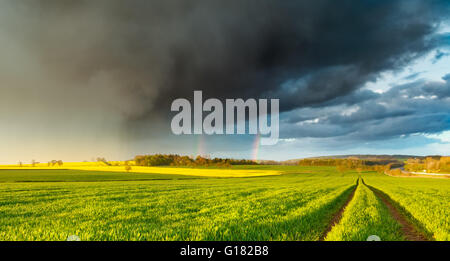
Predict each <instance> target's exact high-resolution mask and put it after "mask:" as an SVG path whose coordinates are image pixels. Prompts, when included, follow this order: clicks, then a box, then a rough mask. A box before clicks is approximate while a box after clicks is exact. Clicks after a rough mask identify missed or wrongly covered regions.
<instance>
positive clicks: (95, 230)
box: [0, 167, 356, 240]
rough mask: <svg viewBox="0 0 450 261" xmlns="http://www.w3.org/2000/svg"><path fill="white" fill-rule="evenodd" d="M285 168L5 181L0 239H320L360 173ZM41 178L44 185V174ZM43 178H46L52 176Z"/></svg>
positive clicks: (1, 193)
mask: <svg viewBox="0 0 450 261" xmlns="http://www.w3.org/2000/svg"><path fill="white" fill-rule="evenodd" d="M264 168H265V167H263V169H264ZM253 169H257V168H253ZM281 169H283V168H281ZM295 169H297V172H299V173H297V174H296V173H294V172H295ZM279 170H280V168H279ZM285 171H286V172H290V174H289V175H281V176H266V177H254V178H233V179H230V178H201V179H191V180H181V179H178V178H175V177H174V178H173V179H167V180H159V179H156V178H155V179H154V180H134V181H131V180H130V181H105V180H104V177H103V176H102V174H101V173H96V174H93V176H92V177H90V179H89V182H81V181H80V180H79V177H80V176H78V177H77V178H76V179H73V180H76V181H77V182H4V183H2V184H0V202H1V203H0V238H1V239H2V240H65V239H66V238H67V237H68V236H69V235H72V234H75V235H78V236H79V237H80V238H81V239H82V240H317V239H318V238H319V237H320V235H321V234H322V233H323V231H324V230H325V228H326V227H327V224H328V222H329V219H330V217H331V216H332V214H333V213H334V212H335V211H337V209H338V208H339V205H340V204H342V203H343V201H345V199H346V198H347V196H348V194H349V193H350V190H349V188H350V187H351V186H353V185H354V182H355V180H356V176H355V175H354V174H351V173H350V174H337V173H335V172H333V170H332V169H330V168H322V169H318V171H317V173H301V172H303V171H307V170H303V169H298V168H289V167H287V168H285ZM8 173H9V175H10V176H13V175H17V174H18V173H16V174H14V173H13V172H8ZM27 173H28V172H25V173H22V174H21V175H25V176H26V175H27ZM45 173H47V174H45ZM69 173H70V174H69V175H77V174H76V172H69ZM34 175H35V178H36V180H37V179H38V177H39V175H40V174H34ZM41 175H44V176H41V179H45V178H46V177H45V175H50V174H48V171H47V172H45V171H44V172H42V173H41ZM53 175H54V176H58V175H59V176H64V175H66V174H64V172H61V173H58V174H53ZM78 175H89V174H88V173H83V174H78ZM103 175H104V174H103ZM109 175H116V174H115V173H110V174H109ZM117 175H119V176H123V175H134V174H131V173H129V174H123V173H122V174H120V173H118V174H117ZM164 175H165V174H164ZM3 176H4V177H3V178H5V176H7V175H3ZM149 176H151V175H150V174H148V175H147V177H149ZM85 177H86V176H85ZM165 177H172V176H169V175H165ZM95 178H98V180H97V181H96V180H94V179H95ZM120 178H121V177H120ZM10 179H12V178H11V177H10ZM60 179H62V178H61V177H60Z"/></svg>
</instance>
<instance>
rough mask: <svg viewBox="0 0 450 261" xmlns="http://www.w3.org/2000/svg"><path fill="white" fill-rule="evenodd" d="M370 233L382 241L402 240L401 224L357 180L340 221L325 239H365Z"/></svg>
mask: <svg viewBox="0 0 450 261" xmlns="http://www.w3.org/2000/svg"><path fill="white" fill-rule="evenodd" d="M371 235H377V236H378V237H380V238H381V239H382V240H383V241H399V240H404V237H403V236H402V232H401V226H400V225H399V224H398V223H397V221H396V220H394V218H393V217H391V215H390V214H389V210H388V208H387V207H386V205H385V204H383V202H382V201H381V200H380V199H379V198H378V197H377V196H376V195H375V194H374V193H373V192H372V191H371V190H370V189H369V188H368V187H367V186H366V185H365V184H363V183H362V182H359V185H358V187H357V189H356V191H355V196H354V198H353V200H352V201H351V202H350V203H349V205H348V206H347V207H346V209H345V212H344V215H343V216H342V219H341V221H340V223H339V224H338V225H336V226H334V227H333V228H332V230H331V231H330V233H328V235H327V237H326V238H325V240H328V241H366V240H367V238H368V237H369V236H371Z"/></svg>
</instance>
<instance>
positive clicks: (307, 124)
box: [281, 75, 450, 141]
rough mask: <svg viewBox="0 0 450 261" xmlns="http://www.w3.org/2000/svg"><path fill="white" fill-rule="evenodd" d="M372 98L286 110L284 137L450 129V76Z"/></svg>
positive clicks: (376, 136)
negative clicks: (344, 103)
mask: <svg viewBox="0 0 450 261" xmlns="http://www.w3.org/2000/svg"><path fill="white" fill-rule="evenodd" d="M364 92H371V91H369V90H365V91H364ZM351 96H352V95H350V97H351ZM368 97H372V98H370V99H362V100H361V101H360V102H355V103H351V105H343V104H341V105H331V106H327V107H318V108H308V109H300V110H298V111H294V112H292V113H286V114H285V115H284V117H285V120H284V121H282V123H281V124H282V125H281V128H283V129H284V130H285V131H284V132H282V135H283V137H284V138H292V137H314V138H324V137H328V138H332V137H339V139H340V140H341V141H343V140H347V141H370V140H383V139H390V138H394V137H399V136H402V135H410V134H416V133H438V132H441V131H445V130H448V129H450V76H449V75H447V76H444V77H443V81H439V82H438V81H423V80H418V81H416V82H413V83H409V84H404V85H399V86H395V87H393V88H391V89H390V90H389V91H387V92H385V93H382V94H375V93H374V94H373V95H368ZM343 99H344V98H343ZM348 99H350V100H352V99H351V98H348ZM298 115H302V117H299V116H298Z"/></svg>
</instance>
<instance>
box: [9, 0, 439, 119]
mask: <svg viewBox="0 0 450 261" xmlns="http://www.w3.org/2000/svg"><path fill="white" fill-rule="evenodd" d="M445 2H446V1H411V0H405V1H391V0H389V1H369V0H367V1H335V0H314V1H260V0H258V1H252V0H249V1H211V0H208V1H184V0H183V1H137V0H135V1H112V0H108V1H28V2H25V1H11V2H10V5H11V6H13V8H12V9H11V11H12V12H14V15H15V16H16V17H19V18H18V19H14V18H12V22H10V23H6V24H5V26H7V27H8V28H9V30H10V31H11V34H12V35H14V37H16V38H17V39H20V40H21V41H22V43H26V44H25V45H28V46H27V48H28V49H29V50H30V52H32V53H33V54H34V55H36V56H39V57H38V58H39V59H40V62H41V65H45V66H47V67H48V70H51V71H53V72H55V73H58V74H61V75H64V77H66V80H67V81H70V82H77V83H80V86H82V87H78V88H81V89H83V88H84V89H83V90H80V91H86V92H87V91H89V92H93V93H95V94H96V95H99V96H101V95H102V94H106V95H105V96H104V100H107V101H99V103H101V104H103V103H104V104H105V105H107V108H112V109H114V110H115V112H117V111H118V112H120V113H122V114H123V115H124V117H125V118H126V119H127V120H129V121H138V122H139V121H142V120H145V119H148V118H149V117H151V116H152V115H155V114H156V113H158V112H162V113H163V114H166V113H168V111H169V104H170V103H171V102H172V100H173V99H175V98H178V97H191V96H192V91H193V90H197V89H199V90H203V91H204V95H205V96H207V97H209V96H210V97H218V98H224V97H244V98H245V97H260V96H264V97H270V98H280V99H281V109H282V110H283V111H286V110H292V109H295V108H299V107H305V106H314V105H318V104H323V103H324V102H328V101H333V100H334V101H336V102H343V103H347V102H349V101H348V100H345V99H338V98H339V97H341V96H345V97H348V95H349V94H351V93H352V92H353V91H355V90H357V89H358V88H359V87H360V86H361V85H362V84H363V83H365V82H366V81H368V80H370V79H373V77H375V76H376V74H377V73H379V72H380V71H384V70H391V69H397V68H399V67H400V66H402V65H404V64H405V63H406V62H408V61H410V60H411V59H412V58H414V57H417V56H418V55H421V54H423V53H424V52H426V51H428V50H430V48H431V47H433V46H434V41H433V39H432V38H430V37H429V36H430V34H431V33H432V32H433V30H434V29H435V25H436V22H438V21H439V19H441V18H442V16H443V14H444V12H443V9H442V6H443V5H444V4H445ZM441 12H442V13H441ZM83 86H84V87H83ZM105 86H106V87H105ZM360 94H363V93H360ZM355 98H357V97H355Z"/></svg>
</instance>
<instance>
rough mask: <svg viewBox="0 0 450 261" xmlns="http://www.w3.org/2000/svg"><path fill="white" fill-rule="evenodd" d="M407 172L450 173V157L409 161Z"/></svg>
mask: <svg viewBox="0 0 450 261" xmlns="http://www.w3.org/2000/svg"><path fill="white" fill-rule="evenodd" d="M405 170H407V171H413V172H444V173H450V157H444V156H442V157H441V156H433V157H426V158H425V159H420V158H413V159H408V160H407V161H406V164H405Z"/></svg>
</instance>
